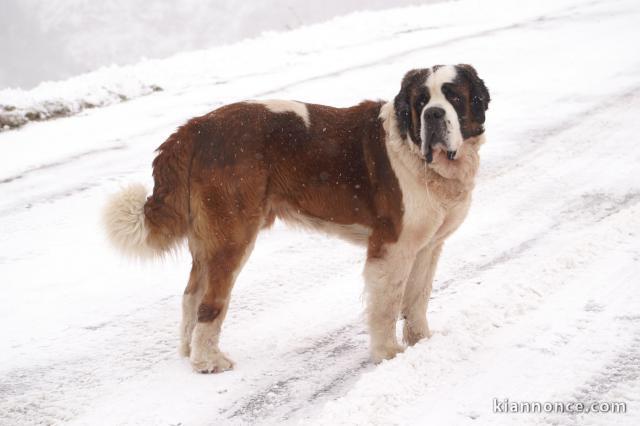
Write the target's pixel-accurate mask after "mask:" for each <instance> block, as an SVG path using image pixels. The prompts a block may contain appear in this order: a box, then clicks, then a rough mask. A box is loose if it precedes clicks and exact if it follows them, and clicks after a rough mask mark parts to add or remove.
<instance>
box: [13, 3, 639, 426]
mask: <svg viewBox="0 0 640 426" xmlns="http://www.w3.org/2000/svg"><path fill="white" fill-rule="evenodd" d="M480 16H485V17H486V18H483V19H479V18H478V17H480ZM637 40H640V4H639V3H638V2H637V1H635V0H614V1H580V0H558V1H550V0H542V1H539V2H535V5H525V4H523V3H521V2H510V1H506V0H487V1H483V2H475V1H468V0H462V1H459V2H453V3H442V4H434V5H428V6H422V7H418V8H405V9H397V10H393V11H382V12H368V13H359V14H355V15H351V16H347V17H344V18H340V19H336V20H333V21H330V22H328V23H325V24H321V25H318V26H313V27H308V28H302V29H300V30H296V31H294V32H290V33H285V34H280V35H273V34H271V35H267V36H265V37H263V38H262V39H257V40H254V41H251V42H247V43H241V44H239V45H237V46H235V47H225V48H217V49H212V50H209V51H204V52H195V53H192V54H188V55H181V56H180V57H176V58H171V59H168V60H167V69H169V70H170V71H167V72H166V74H165V75H161V74H162V63H163V62H162V61H158V62H157V63H156V64H155V67H156V68H157V69H155V70H154V72H155V73H156V74H154V81H150V82H149V84H157V83H158V79H160V80H162V79H164V80H162V81H160V84H161V85H162V86H163V88H164V89H165V90H164V91H162V92H158V93H154V94H152V95H149V96H146V97H142V98H138V99H134V100H131V101H129V102H125V103H121V104H118V105H112V106H110V107H106V108H101V109H95V110H91V111H88V112H84V113H82V114H80V115H77V116H74V117H69V118H63V119H59V120H53V121H48V122H42V123H35V124H29V125H27V126H25V127H24V128H22V129H20V130H13V131H7V132H3V133H1V134H0V195H1V196H0V291H1V296H0V324H2V325H1V326H0V424H2V425H4V424H6V425H16V424H38V423H40V424H57V423H62V422H73V423H76V424H92V425H93V424H186V425H191V424H212V425H219V424H246V423H267V424H273V423H279V422H282V421H289V422H292V423H298V422H303V423H320V424H331V425H335V424H427V423H430V424H489V423H491V424H506V425H511V424H515V423H526V424H545V423H552V424H580V425H582V424H613V423H615V424H627V425H637V424H640V278H639V276H640V148H639V147H638V138H639V137H638V133H639V132H640V121H639V120H638V111H640V53H639V52H640V51H639V50H638V49H637V46H635V44H637V43H636V42H637ZM275 52H277V53H275ZM216 55H217V56H218V57H219V61H220V65H219V73H218V74H216V75H212V74H210V73H211V70H212V69H215V67H214V66H213V65H211V63H210V59H211V57H215V56H216ZM225 55H229V57H228V58H227V56H225ZM200 62H202V63H205V62H206V64H207V65H206V67H204V66H203V69H204V70H205V71H206V72H205V71H202V72H200V73H198V71H197V67H198V64H199V63H200ZM459 62H468V63H473V64H474V65H475V66H476V68H477V69H478V70H479V72H480V75H481V76H482V77H483V78H484V79H485V81H486V83H487V85H488V86H489V89H490V90H491V94H492V99H493V100H492V104H491V106H490V110H489V112H488V123H487V137H488V142H487V144H486V145H485V146H484V147H483V149H482V151H481V157H482V166H481V173H480V177H479V180H478V183H477V189H476V192H475V194H474V202H473V205H472V208H471V212H470V214H469V217H468V219H467V221H466V222H465V224H464V225H463V226H462V227H461V229H460V230H459V231H458V232H457V233H456V234H455V235H454V237H452V238H451V239H450V241H448V243H447V245H446V247H445V250H444V254H443V257H442V260H441V264H440V268H439V270H438V272H437V274H436V283H435V287H434V295H433V299H432V301H431V303H430V308H429V312H430V322H431V326H432V329H433V330H434V336H433V337H432V338H431V339H430V340H428V341H424V342H420V343H419V344H418V345H416V346H415V347H413V348H410V349H408V350H407V351H406V352H405V353H404V354H401V355H399V356H398V357H397V358H396V359H394V360H391V361H388V362H384V363H383V364H381V365H379V366H373V365H372V364H370V363H369V361H368V348H367V335H366V332H365V327H364V321H363V318H362V310H363V300H362V279H361V276H360V274H361V270H362V267H363V261H362V260H363V255H364V253H363V250H362V249H360V248H357V247H354V246H351V245H349V244H347V243H344V242H341V241H339V240H336V239H332V238H327V237H324V236H322V235H318V234H308V233H304V232H302V231H298V230H292V229H288V228H285V227H284V226H282V225H281V224H276V226H275V227H274V229H272V230H270V231H268V232H265V233H263V234H261V236H260V237H259V240H258V243H257V245H256V249H255V251H254V253H253V255H252V257H251V259H250V260H249V262H248V263H247V266H246V267H245V269H244V270H243V272H242V274H241V275H240V277H239V279H238V282H237V284H236V288H235V289H234V293H233V298H232V303H231V309H230V312H229V315H228V317H227V320H226V322H225V327H224V332H223V337H222V341H221V347H222V348H223V350H225V351H226V352H228V353H229V355H230V356H231V358H233V359H234V361H235V362H236V369H235V370H234V371H232V372H227V373H224V374H220V375H198V374H195V373H193V372H192V371H191V369H190V366H189V363H188V362H187V361H186V360H184V359H181V358H179V356H178V355H177V346H178V323H179V318H180V312H179V309H180V303H181V294H182V290H183V288H184V285H186V280H187V276H188V270H189V267H190V264H189V262H190V260H189V257H188V256H187V255H186V253H180V254H178V255H177V256H175V257H174V258H169V259H167V260H165V261H163V262H159V263H150V264H138V263H136V262H131V261H128V260H126V259H122V258H120V257H118V255H117V254H115V253H114V252H113V251H112V250H111V249H110V247H108V245H107V244H106V243H105V240H104V237H103V235H102V233H101V230H100V226H99V217H100V209H101V207H102V205H103V203H104V200H105V198H106V196H107V195H108V194H110V193H112V192H113V191H115V190H117V188H118V187H119V186H120V185H122V184H126V183H128V182H131V181H143V182H146V183H147V184H149V185H151V180H150V163H151V160H152V158H153V152H152V151H153V149H155V148H156V147H157V146H158V145H159V144H160V143H161V142H162V141H163V140H164V138H166V137H167V136H168V134H169V133H170V132H171V131H172V130H173V129H174V128H175V127H176V126H177V125H178V124H180V123H182V122H184V121H185V120H186V119H187V118H189V117H191V116H193V115H196V114H201V113H203V112H206V111H208V110H210V109H213V108H215V107H216V106H218V105H220V104H222V103H226V102H231V101H235V100H239V99H244V98H253V97H260V96H264V97H275V98H292V99H298V100H303V101H309V102H318V103H326V104H333V105H348V104H352V103H355V102H357V101H359V100H361V99H364V98H387V99H388V98H391V97H392V96H394V94H395V92H396V91H397V89H398V87H399V81H400V78H401V76H402V75H403V74H404V72H405V71H407V70H408V69H410V68H415V67H425V66H430V65H433V64H436V63H459ZM180 63H182V64H183V68H184V69H185V71H180V72H178V71H176V70H177V69H178V68H179V67H178V65H177V64H180ZM141 66H142V67H148V64H143V65H141ZM212 67H213V68H212ZM194 68H195V70H194ZM145 72H148V71H144V72H142V71H141V72H140V75H143V74H144V73H145ZM494 398H499V399H500V400H503V399H504V398H508V399H509V400H512V401H541V402H544V401H583V402H592V401H623V402H626V403H627V413H626V414H595V413H589V414H567V413H565V414H557V413H555V414H553V413H541V414H504V413H493V412H492V409H493V399H494Z"/></svg>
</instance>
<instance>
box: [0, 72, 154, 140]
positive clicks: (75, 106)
mask: <svg viewBox="0 0 640 426" xmlns="http://www.w3.org/2000/svg"><path fill="white" fill-rule="evenodd" d="M159 90H162V88H161V87H160V86H158V85H155V84H152V83H145V82H143V81H142V80H141V79H140V78H139V77H138V76H136V75H135V73H134V72H132V69H131V68H119V67H109V68H103V69H100V70H98V71H96V72H93V73H91V74H85V75H82V76H78V77H75V78H72V79H69V80H65V81H61V82H46V83H42V84H41V85H39V86H38V87H37V88H36V89H33V90H28V91H25V90H20V89H5V90H2V91H0V131H1V130H9V129H13V128H16V127H20V126H23V125H25V124H27V123H28V122H30V121H41V120H47V119H50V118H58V117H65V116H69V115H73V114H77V113H79V112H81V111H83V110H85V109H89V108H96V107H103V106H106V105H111V104H114V103H118V102H122V101H126V100H128V99H132V98H136V97H139V96H144V95H148V94H149V93H153V92H157V91H159Z"/></svg>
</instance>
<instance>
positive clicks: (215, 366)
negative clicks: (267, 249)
mask: <svg viewBox="0 0 640 426" xmlns="http://www.w3.org/2000/svg"><path fill="white" fill-rule="evenodd" d="M256 234H257V229H256V230H255V231H254V234H253V235H252V236H251V239H250V241H248V242H247V243H246V244H229V245H228V246H225V247H222V248H220V249H219V250H217V251H216V252H215V253H212V254H211V255H210V256H209V257H208V258H207V260H206V264H205V269H206V273H205V290H204V292H203V295H202V299H201V300H200V304H199V305H198V310H197V323H196V325H195V328H194V329H193V335H192V337H191V356H190V359H191V365H192V366H193V368H194V370H196V371H198V372H200V373H220V372H222V371H225V370H230V369H231V368H232V367H233V362H232V361H231V360H230V359H229V358H228V357H227V356H226V355H225V354H223V353H222V352H221V351H220V348H219V347H218V341H219V339H220V329H221V327H222V322H223V321H224V318H225V316H226V315H227V310H228V309H229V300H230V298H231V289H232V288H233V284H234V282H235V280H236V277H237V276H238V274H239V273H240V270H241V269H242V266H243V265H244V263H245V261H246V260H247V258H248V257H249V255H250V254H251V251H252V249H253V244H254V242H255V236H256Z"/></svg>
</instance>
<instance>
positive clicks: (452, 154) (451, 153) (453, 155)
mask: <svg viewBox="0 0 640 426" xmlns="http://www.w3.org/2000/svg"><path fill="white" fill-rule="evenodd" d="M456 152H457V151H447V158H448V159H449V160H453V159H455V158H456Z"/></svg>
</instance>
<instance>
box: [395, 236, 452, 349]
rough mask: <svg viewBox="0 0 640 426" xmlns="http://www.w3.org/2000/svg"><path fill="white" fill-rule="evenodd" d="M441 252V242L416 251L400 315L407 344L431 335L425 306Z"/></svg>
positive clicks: (410, 344) (413, 343) (412, 343)
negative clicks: (416, 254) (402, 319)
mask: <svg viewBox="0 0 640 426" xmlns="http://www.w3.org/2000/svg"><path fill="white" fill-rule="evenodd" d="M440 252H442V242H438V243H436V244H430V245H428V246H426V247H424V248H423V249H422V250H420V252H419V253H418V256H417V257H416V260H415V262H414V263H413V267H412V269H411V274H410V275H409V279H408V280H407V287H406V289H405V292H404V296H403V300H402V316H403V317H404V327H403V331H402V334H403V338H404V342H405V343H406V344H407V345H409V346H413V345H415V344H416V343H417V342H418V341H419V340H421V339H424V338H429V337H431V331H429V323H428V321H427V306H428V303H429V297H430V296H431V288H432V284H433V276H434V274H435V271H436V267H437V265H438V258H439V257H440Z"/></svg>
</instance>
